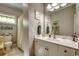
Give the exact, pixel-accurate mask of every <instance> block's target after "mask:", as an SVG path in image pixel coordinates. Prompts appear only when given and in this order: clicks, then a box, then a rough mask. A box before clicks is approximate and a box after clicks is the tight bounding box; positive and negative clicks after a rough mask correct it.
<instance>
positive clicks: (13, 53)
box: [5, 47, 24, 56]
mask: <svg viewBox="0 0 79 59" xmlns="http://www.w3.org/2000/svg"><path fill="white" fill-rule="evenodd" d="M23 55H24V54H23V52H22V51H21V50H20V49H18V48H17V47H15V48H12V49H11V50H9V51H7V52H6V55H5V56H23Z"/></svg>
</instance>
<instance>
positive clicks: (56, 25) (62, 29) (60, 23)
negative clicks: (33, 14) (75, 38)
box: [45, 3, 76, 36]
mask: <svg viewBox="0 0 79 59" xmlns="http://www.w3.org/2000/svg"><path fill="white" fill-rule="evenodd" d="M48 5H50V6H52V8H51V9H50V10H49V9H48V12H49V13H48V14H49V17H50V29H51V30H50V33H55V34H57V35H70V36H71V35H73V33H74V32H75V31H74V15H75V13H76V5H75V4H70V3H68V4H62V3H59V4H53V5H52V4H47V5H46V6H48ZM54 6H55V7H54ZM48 7H49V6H48ZM47 20H48V19H45V21H47ZM47 23H48V22H47ZM46 27H47V25H46V22H45V31H46V30H47V29H46Z"/></svg>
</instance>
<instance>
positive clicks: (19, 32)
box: [17, 15, 24, 50]
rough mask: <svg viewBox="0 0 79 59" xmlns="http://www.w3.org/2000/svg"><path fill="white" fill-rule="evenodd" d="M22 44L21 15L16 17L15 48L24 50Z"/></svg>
mask: <svg viewBox="0 0 79 59" xmlns="http://www.w3.org/2000/svg"><path fill="white" fill-rule="evenodd" d="M22 42H23V15H21V16H19V17H18V32H17V46H18V47H19V48H21V49H22V50H24V49H23V48H24V47H23V44H22Z"/></svg>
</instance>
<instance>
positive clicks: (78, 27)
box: [74, 3, 79, 36]
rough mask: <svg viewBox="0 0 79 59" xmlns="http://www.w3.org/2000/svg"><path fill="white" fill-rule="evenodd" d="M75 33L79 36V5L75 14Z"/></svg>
mask: <svg viewBox="0 0 79 59" xmlns="http://www.w3.org/2000/svg"><path fill="white" fill-rule="evenodd" d="M74 21H75V32H76V33H77V34H78V36H79V4H78V3H77V4H76V13H75V19H74Z"/></svg>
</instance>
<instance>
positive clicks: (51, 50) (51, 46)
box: [48, 43, 58, 56]
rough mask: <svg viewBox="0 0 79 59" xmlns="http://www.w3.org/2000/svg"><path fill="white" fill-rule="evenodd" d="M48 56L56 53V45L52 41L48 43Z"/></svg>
mask: <svg viewBox="0 0 79 59" xmlns="http://www.w3.org/2000/svg"><path fill="white" fill-rule="evenodd" d="M48 55H49V56H57V55H58V45H56V44H54V43H49V51H48Z"/></svg>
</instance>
